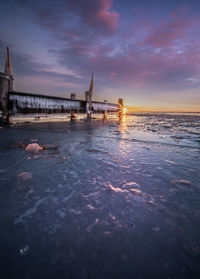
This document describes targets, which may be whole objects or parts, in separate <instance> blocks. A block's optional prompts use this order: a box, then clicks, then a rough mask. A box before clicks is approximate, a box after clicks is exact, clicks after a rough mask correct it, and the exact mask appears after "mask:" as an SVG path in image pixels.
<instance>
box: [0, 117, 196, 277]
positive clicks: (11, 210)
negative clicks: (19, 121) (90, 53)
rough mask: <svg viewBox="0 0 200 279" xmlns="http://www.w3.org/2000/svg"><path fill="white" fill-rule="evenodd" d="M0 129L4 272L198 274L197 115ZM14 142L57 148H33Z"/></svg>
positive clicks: (2, 257) (164, 275) (85, 275)
mask: <svg viewBox="0 0 200 279" xmlns="http://www.w3.org/2000/svg"><path fill="white" fill-rule="evenodd" d="M0 133H1V137H0V143H1V151H0V152H1V158H2V160H1V165H0V167H1V168H0V183H1V190H0V198H1V203H0V212H1V213H0V216H1V234H0V241H1V247H2V253H1V256H0V257H1V259H0V260H1V262H2V263H3V265H2V266H1V274H2V275H3V278H9V276H10V277H13V278H17V276H18V277H19V276H20V278H23V276H24V274H26V276H29V277H30V278H36V277H38V276H42V277H41V278H56V274H58V273H59V274H60V277H59V278H66V274H67V275H68V276H69V278H90V277H91V278H102V277H104V278H133V274H134V276H135V277H134V278H150V277H151V278H168V277H170V278H180V274H181V278H197V277H198V276H197V275H199V272H200V270H199V265H198V256H199V249H200V241H199V233H200V222H199V214H200V206H199V202H200V188H199V187H200V172H199V170H200V162H199V154H200V153H199V148H200V145H199V142H200V141H199V140H200V138H199V137H200V117H199V116H193V115H186V116H181V115H163V116H162V115H157V116H155V115H149V116H148V117H147V116H128V115H127V116H125V117H123V118H122V119H121V121H119V120H108V121H103V120H96V121H95V120H93V121H83V120H82V121H73V122H68V123H51V124H50V123H46V124H42V123H37V124H32V125H26V126H22V125H21V126H16V127H10V128H4V129H1V130H0ZM17 142H21V143H24V144H26V145H27V144H29V143H32V142H37V143H39V144H52V145H53V144H56V145H58V146H59V148H58V150H47V151H43V152H39V153H37V154H34V153H28V152H26V151H25V149H24V148H23V147H19V145H18V144H17ZM27 247H28V249H27ZM25 248H26V249H25ZM20 249H21V250H20ZM20 251H25V253H23V256H22V254H20ZM36 267H37V268H36ZM16 274H17V275H16ZM38 274H40V275H38ZM31 276H32V277H31ZM70 276H71V277H70ZM98 276H99V277H98ZM39 278H40V277H39Z"/></svg>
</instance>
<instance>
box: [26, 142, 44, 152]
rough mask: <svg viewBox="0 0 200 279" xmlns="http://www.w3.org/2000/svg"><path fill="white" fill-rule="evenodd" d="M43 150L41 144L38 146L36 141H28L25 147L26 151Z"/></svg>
mask: <svg viewBox="0 0 200 279" xmlns="http://www.w3.org/2000/svg"><path fill="white" fill-rule="evenodd" d="M42 150H43V146H40V145H39V144H38V143H30V144H28V145H27V147H26V151H29V152H34V153H38V152H39V151H42Z"/></svg>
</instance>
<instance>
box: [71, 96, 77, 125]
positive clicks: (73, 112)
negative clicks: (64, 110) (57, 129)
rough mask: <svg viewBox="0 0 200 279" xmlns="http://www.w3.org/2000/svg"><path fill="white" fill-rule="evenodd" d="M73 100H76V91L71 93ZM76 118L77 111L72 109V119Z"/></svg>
mask: <svg viewBox="0 0 200 279" xmlns="http://www.w3.org/2000/svg"><path fill="white" fill-rule="evenodd" d="M70 97H71V99H72V100H76V93H71V95H70ZM75 118H76V115H75V111H74V110H73V109H71V120H74V119H75Z"/></svg>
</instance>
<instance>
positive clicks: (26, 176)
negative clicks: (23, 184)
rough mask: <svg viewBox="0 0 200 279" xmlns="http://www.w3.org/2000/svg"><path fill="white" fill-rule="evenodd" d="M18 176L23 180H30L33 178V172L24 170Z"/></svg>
mask: <svg viewBox="0 0 200 279" xmlns="http://www.w3.org/2000/svg"><path fill="white" fill-rule="evenodd" d="M18 177H19V178H20V179H22V180H24V181H25V180H29V179H31V177H32V173H31V172H28V171H24V172H20V173H19V174H18Z"/></svg>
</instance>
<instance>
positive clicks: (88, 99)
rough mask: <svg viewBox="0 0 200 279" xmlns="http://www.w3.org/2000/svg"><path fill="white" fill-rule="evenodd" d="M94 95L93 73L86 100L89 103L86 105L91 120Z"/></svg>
mask: <svg viewBox="0 0 200 279" xmlns="http://www.w3.org/2000/svg"><path fill="white" fill-rule="evenodd" d="M92 95H93V73H92V76H91V82H90V88H89V91H86V92H85V100H86V101H87V103H86V110H87V118H91V114H92Z"/></svg>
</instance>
